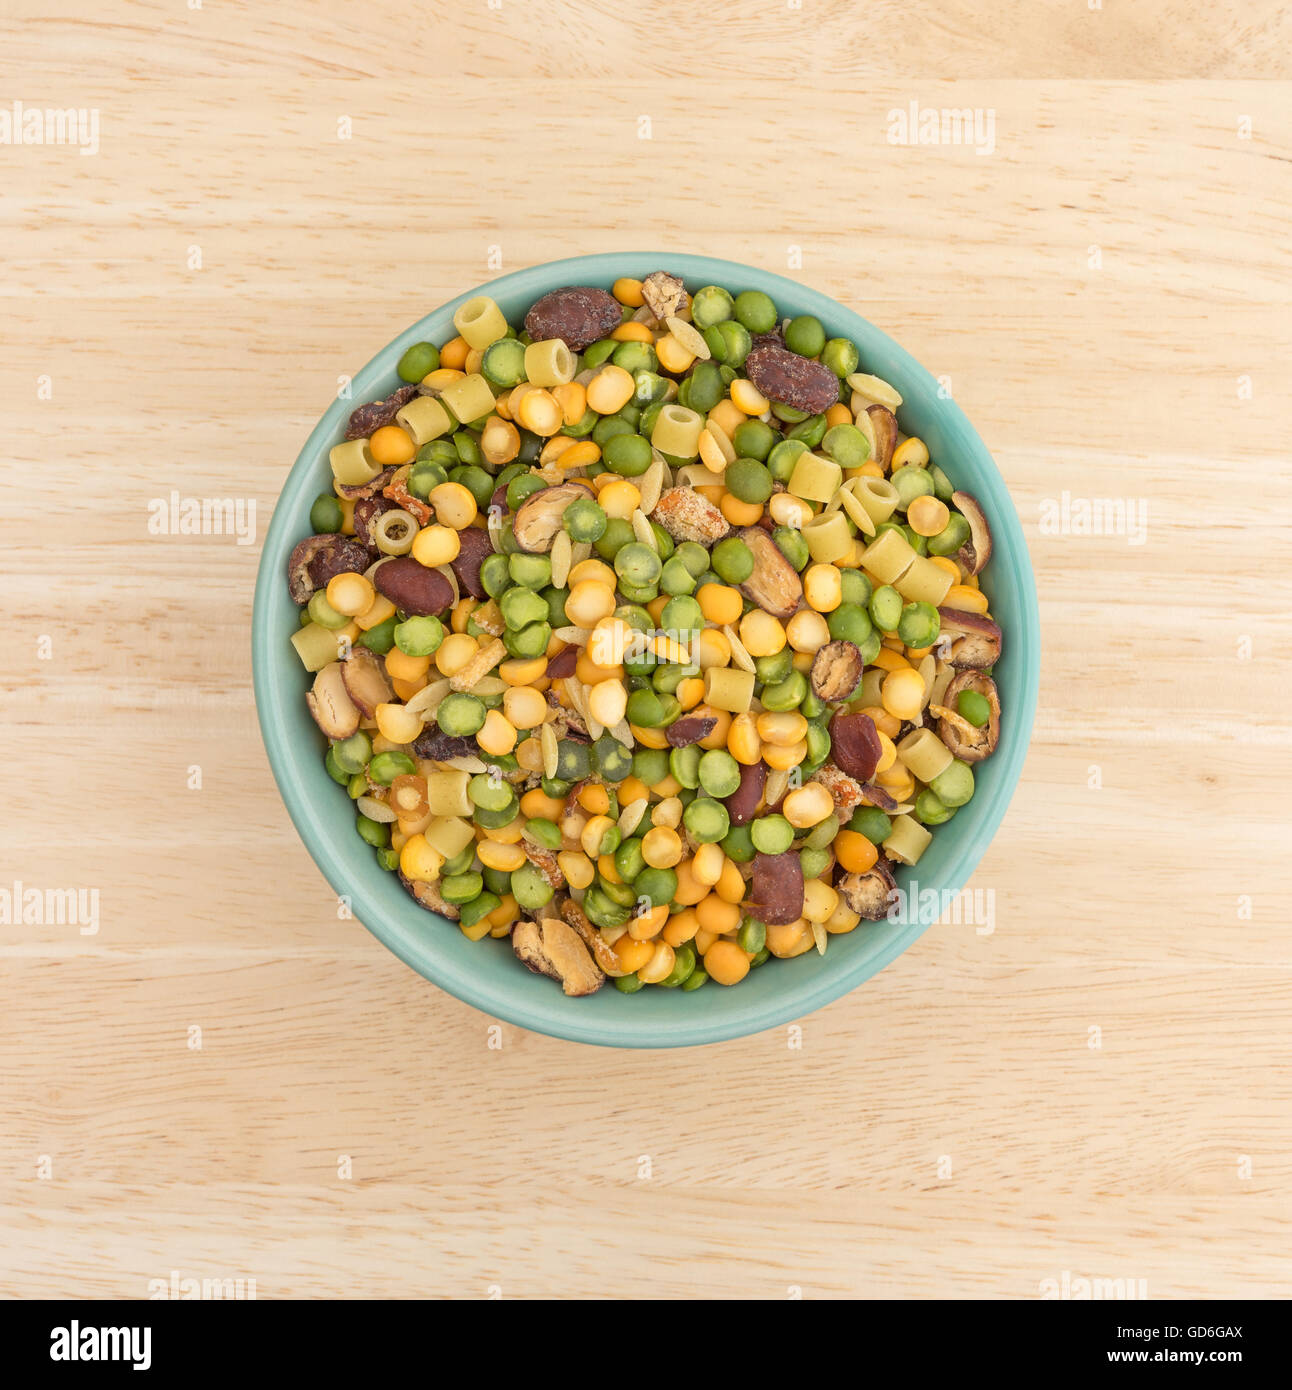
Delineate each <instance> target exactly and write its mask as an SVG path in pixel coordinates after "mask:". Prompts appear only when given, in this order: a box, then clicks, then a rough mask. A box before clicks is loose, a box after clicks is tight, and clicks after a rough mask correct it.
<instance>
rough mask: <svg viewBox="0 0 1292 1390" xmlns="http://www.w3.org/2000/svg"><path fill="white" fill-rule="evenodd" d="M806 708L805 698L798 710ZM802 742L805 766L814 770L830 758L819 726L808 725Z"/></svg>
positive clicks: (826, 738)
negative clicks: (805, 752) (804, 751)
mask: <svg viewBox="0 0 1292 1390" xmlns="http://www.w3.org/2000/svg"><path fill="white" fill-rule="evenodd" d="M876 640H878V639H876ZM806 707H807V698H806V697H805V698H804V701H803V704H802V705H800V706H799V709H800V711H802V710H805V709H806ZM803 741H804V742H805V743H806V744H807V758H806V759H805V766H807V767H809V768H811V769H813V770H815V769H816V768H818V767H820V766H821V764H822V763H823V762H825V760H826V759H827V758H828V757H829V756H830V734H829V732H828V731H827V730H826V729H824V728H823V727H822V726H821V725H820V724H809V725H808V728H807V733H806V734H804V735H803Z"/></svg>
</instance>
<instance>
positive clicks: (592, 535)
mask: <svg viewBox="0 0 1292 1390" xmlns="http://www.w3.org/2000/svg"><path fill="white" fill-rule="evenodd" d="M606 521H607V517H606V514H605V512H604V511H603V510H602V508H601V506H600V505H599V504H598V503H596V502H594V501H593V500H592V498H591V497H580V498H578V499H577V500H576V501H574V502H571V503H570V505H569V506H568V507H567V508H566V509H565V514H564V516H562V517H561V525H562V526H563V527H564V528H565V530H566V532H567V533H568V534H569V537H570V539H571V540H572V541H588V542H591V541H599V540H600V539H601V537H602V536H603V535H605V531H606Z"/></svg>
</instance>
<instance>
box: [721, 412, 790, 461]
mask: <svg viewBox="0 0 1292 1390" xmlns="http://www.w3.org/2000/svg"><path fill="white" fill-rule="evenodd" d="M779 439H780V435H778V434H777V433H776V431H775V430H774V429H772V427H771V426H770V425H769V424H767V423H766V422H765V421H763V420H742V421H741V422H740V424H738V425H737V426H736V432H735V433H734V434H733V435H732V436H731V442H732V444H734V445H735V447H736V453H737V454H739V455H741V456H742V457H745V458H751V459H757V460H758V461H759V463H764V462H766V460H767V456H768V454H770V453H771V452H772V448H773V446H774V445H775V444H776V442H777V440H779Z"/></svg>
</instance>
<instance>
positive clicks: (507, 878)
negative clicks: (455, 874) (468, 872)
mask: <svg viewBox="0 0 1292 1390" xmlns="http://www.w3.org/2000/svg"><path fill="white" fill-rule="evenodd" d="M445 867H446V868H447V867H448V866H447V865H445ZM468 867H470V866H469V865H468ZM462 872H465V870H462ZM480 877H481V878H482V879H484V886H485V887H486V888H487V889H488V890H489V892H491V893H497V894H498V896H499V897H501V896H502V895H503V894H504V893H510V892H511V875H510V874H509V873H507V872H506V870H504V869H481V870H480Z"/></svg>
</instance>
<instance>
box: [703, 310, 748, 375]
mask: <svg viewBox="0 0 1292 1390" xmlns="http://www.w3.org/2000/svg"><path fill="white" fill-rule="evenodd" d="M711 333H712V334H715V335H716V337H717V340H718V343H719V345H720V348H721V350H720V351H718V350H715V349H714V346H713V340H712V339H711V338H710V337H709V335H710V334H711ZM704 341H705V342H706V343H708V344H709V350H710V351H711V352H712V353H713V355H714V357H716V358H717V359H718V361H719V362H720V363H724V364H725V365H726V366H728V367H743V366H744V365H745V358H746V357H748V356H749V349H750V348H752V347H753V345H754V344H753V339H752V338H751V337H750V335H749V329H748V328H746V327H745V325H744V324H743V323H739V322H737V320H735V319H727V320H725V321H724V322H723V323H719V324H716V325H715V326H714V327H713V328H706V329H705V330H704Z"/></svg>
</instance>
